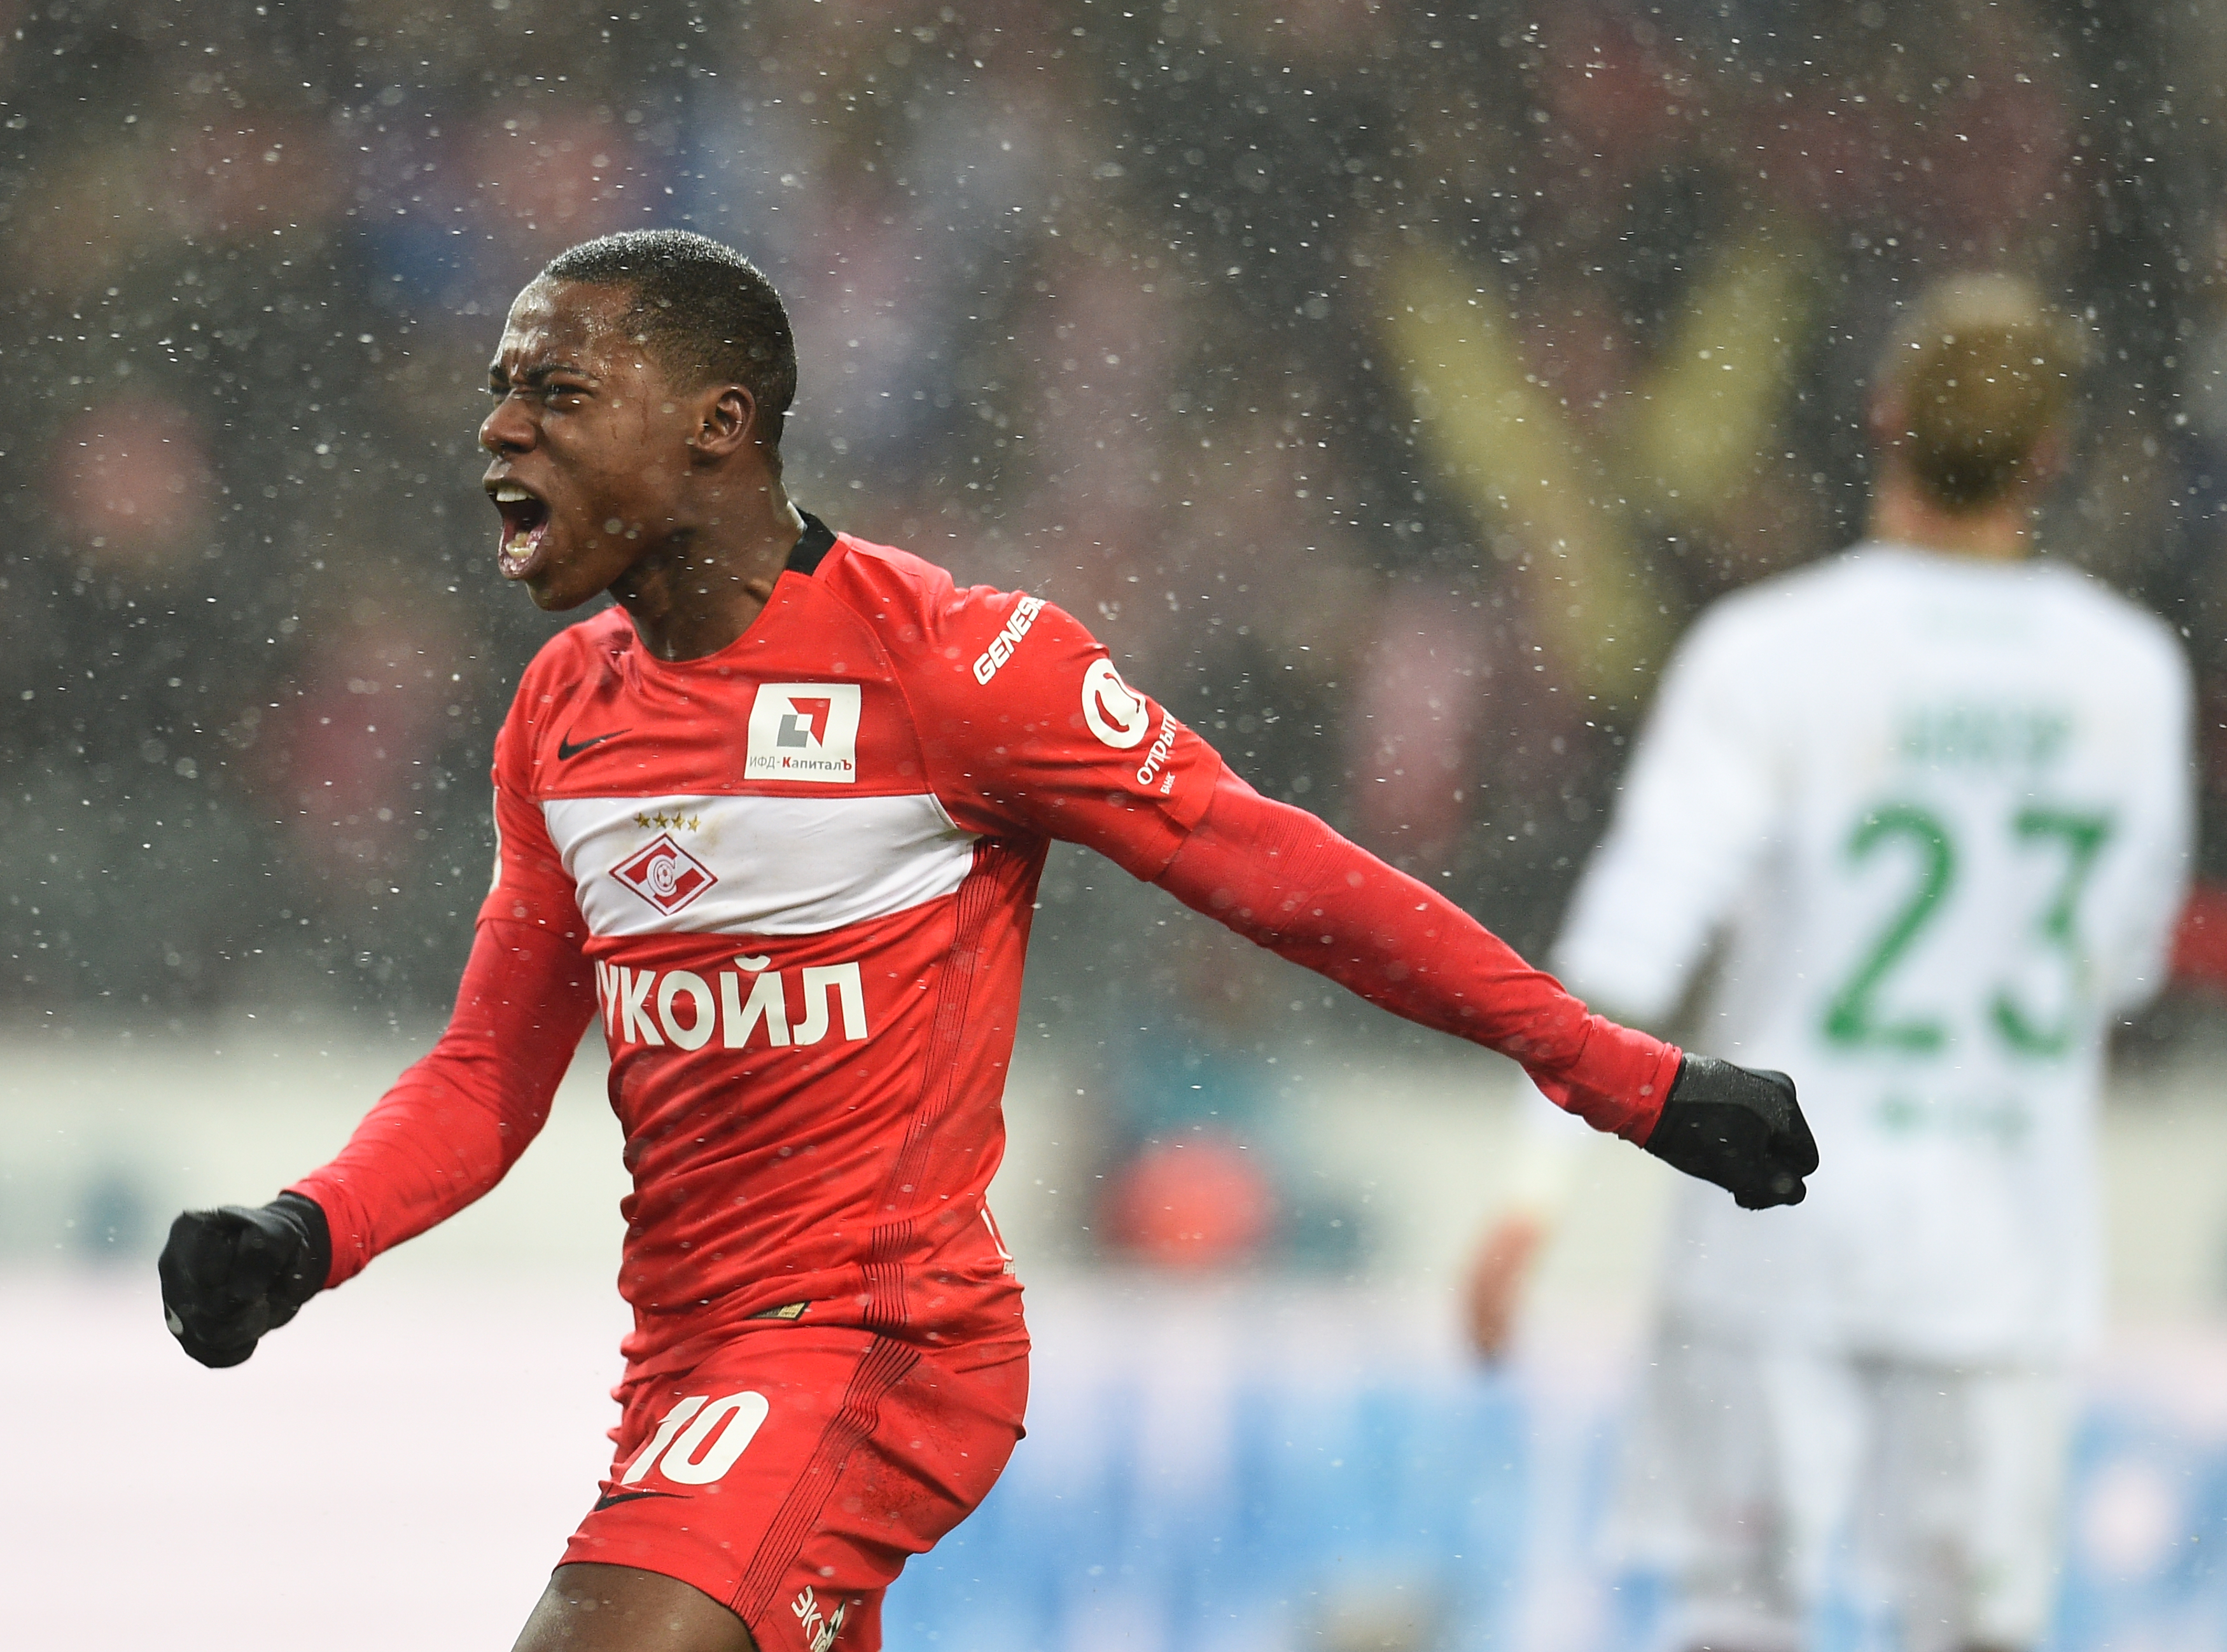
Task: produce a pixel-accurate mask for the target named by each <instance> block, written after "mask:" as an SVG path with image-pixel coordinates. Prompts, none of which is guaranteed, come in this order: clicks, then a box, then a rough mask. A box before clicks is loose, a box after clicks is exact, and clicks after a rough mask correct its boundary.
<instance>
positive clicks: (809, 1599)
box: [564, 1324, 1029, 1652]
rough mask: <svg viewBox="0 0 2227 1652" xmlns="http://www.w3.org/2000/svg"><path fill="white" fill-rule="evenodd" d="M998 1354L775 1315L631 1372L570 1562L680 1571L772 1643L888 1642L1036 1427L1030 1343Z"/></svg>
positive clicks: (861, 1651) (782, 1646)
mask: <svg viewBox="0 0 2227 1652" xmlns="http://www.w3.org/2000/svg"><path fill="white" fill-rule="evenodd" d="M986 1351H987V1350H986ZM992 1357H993V1358H994V1359H995V1361H996V1362H995V1363H992V1364H989V1365H976V1364H973V1362H971V1361H970V1360H968V1358H967V1355H966V1353H965V1352H964V1350H960V1349H934V1350H931V1349H922V1348H920V1347H918V1346H917V1345H916V1344H914V1343H900V1342H897V1341H894V1340H892V1339H891V1338H889V1337H886V1336H876V1335H875V1334H874V1333H873V1332H871V1331H866V1330H851V1329H847V1328H845V1327H840V1326H807V1325H799V1324H767V1325H765V1326H763V1327H758V1326H751V1327H750V1328H749V1329H747V1330H744V1331H743V1332H742V1333H740V1334H739V1335H737V1336H736V1337H735V1338H734V1340H732V1341H731V1342H730V1343H725V1344H724V1346H722V1347H721V1348H719V1349H718V1350H717V1351H716V1352H714V1353H712V1354H711V1355H708V1356H707V1357H706V1358H705V1359H704V1360H703V1361H702V1362H700V1363H699V1364H698V1365H697V1366H696V1367H695V1368H694V1369H692V1370H690V1371H687V1372H685V1373H682V1374H680V1375H677V1376H670V1377H663V1378H660V1379H658V1380H656V1381H629V1382H627V1383H626V1384H623V1385H622V1387H620V1389H619V1396H618V1397H619V1399H620V1401H621V1403H622V1406H623V1407H624V1409H623V1412H622V1415H621V1418H620V1420H619V1426H618V1428H617V1429H616V1431H615V1432H614V1433H613V1434H612V1436H611V1438H613V1439H614V1440H616V1442H617V1445H618V1451H617V1453H616V1456H615V1457H614V1458H613V1460H612V1464H611V1469H610V1472H609V1475H608V1476H606V1477H605V1478H604V1480H603V1484H602V1488H601V1490H602V1495H601V1496H598V1497H597V1499H596V1506H595V1508H594V1511H593V1512H592V1513H590V1515H588V1517H587V1518H586V1519H585V1520H584V1521H581V1522H580V1528H579V1530H578V1531H577V1532H575V1533H574V1534H572V1540H571V1543H570V1544H568V1545H567V1546H566V1547H565V1560H564V1564H565V1565H567V1566H570V1565H573V1564H575V1563H577V1562H580V1561H593V1562H598V1563H601V1564H603V1565H609V1566H640V1567H641V1568H642V1569H643V1570H644V1571H648V1572H661V1573H662V1574H664V1575H665V1576H667V1577H668V1578H678V1579H680V1581H682V1582H683V1583H686V1584H689V1585H693V1586H694V1587H696V1588H698V1589H700V1590H702V1591H704V1592H705V1594H707V1595H709V1596H711V1598H713V1599H714V1600H717V1601H718V1602H720V1603H721V1604H724V1605H725V1606H727V1607H729V1608H731V1610H732V1611H734V1612H735V1613H736V1615H737V1616H738V1617H741V1618H742V1620H743V1623H746V1624H748V1625H749V1626H750V1634H751V1635H752V1636H753V1637H755V1638H756V1641H757V1643H758V1646H759V1648H760V1649H761V1652H876V1649H877V1648H879V1647H880V1645H881V1643H882V1591H884V1589H886V1588H888V1587H889V1585H890V1582H891V1581H892V1580H893V1579H895V1578H896V1577H897V1572H899V1571H900V1570H901V1569H902V1568H903V1566H904V1563H905V1559H906V1557H907V1556H908V1555H913V1554H919V1553H924V1552H925V1551H926V1550H927V1549H928V1547H929V1546H930V1545H932V1544H933V1543H935V1540H936V1539H938V1538H940V1537H941V1536H942V1535H943V1534H945V1533H946V1532H948V1531H949V1530H950V1529H951V1528H953V1527H954V1526H956V1525H957V1524H958V1523H959V1522H960V1521H962V1520H964V1519H965V1518H966V1517H967V1515H968V1514H969V1513H971V1512H972V1511H973V1508H974V1506H975V1505H976V1504H977V1503H979V1502H981V1501H982V1499H983V1498H984V1497H985V1496H987V1495H988V1493H989V1490H990V1488H991V1486H992V1484H993V1483H995V1482H996V1480H997V1478H998V1476H999V1472H1000V1471H1002V1470H1004V1468H1005V1459H1006V1458H1007V1457H1011V1455H1012V1451H1013V1446H1014V1445H1015V1444H1016V1443H1017V1442H1018V1440H1019V1438H1021V1432H1022V1431H1021V1413H1022V1411H1023V1409H1024V1406H1025V1405H1026V1403H1027V1400H1028V1387H1029V1377H1028V1369H1029V1367H1028V1359H1027V1356H1026V1355H1025V1354H1021V1355H1013V1354H1011V1353H1010V1352H1008V1351H1007V1350H1005V1349H998V1350H995V1351H994V1354H992Z"/></svg>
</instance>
